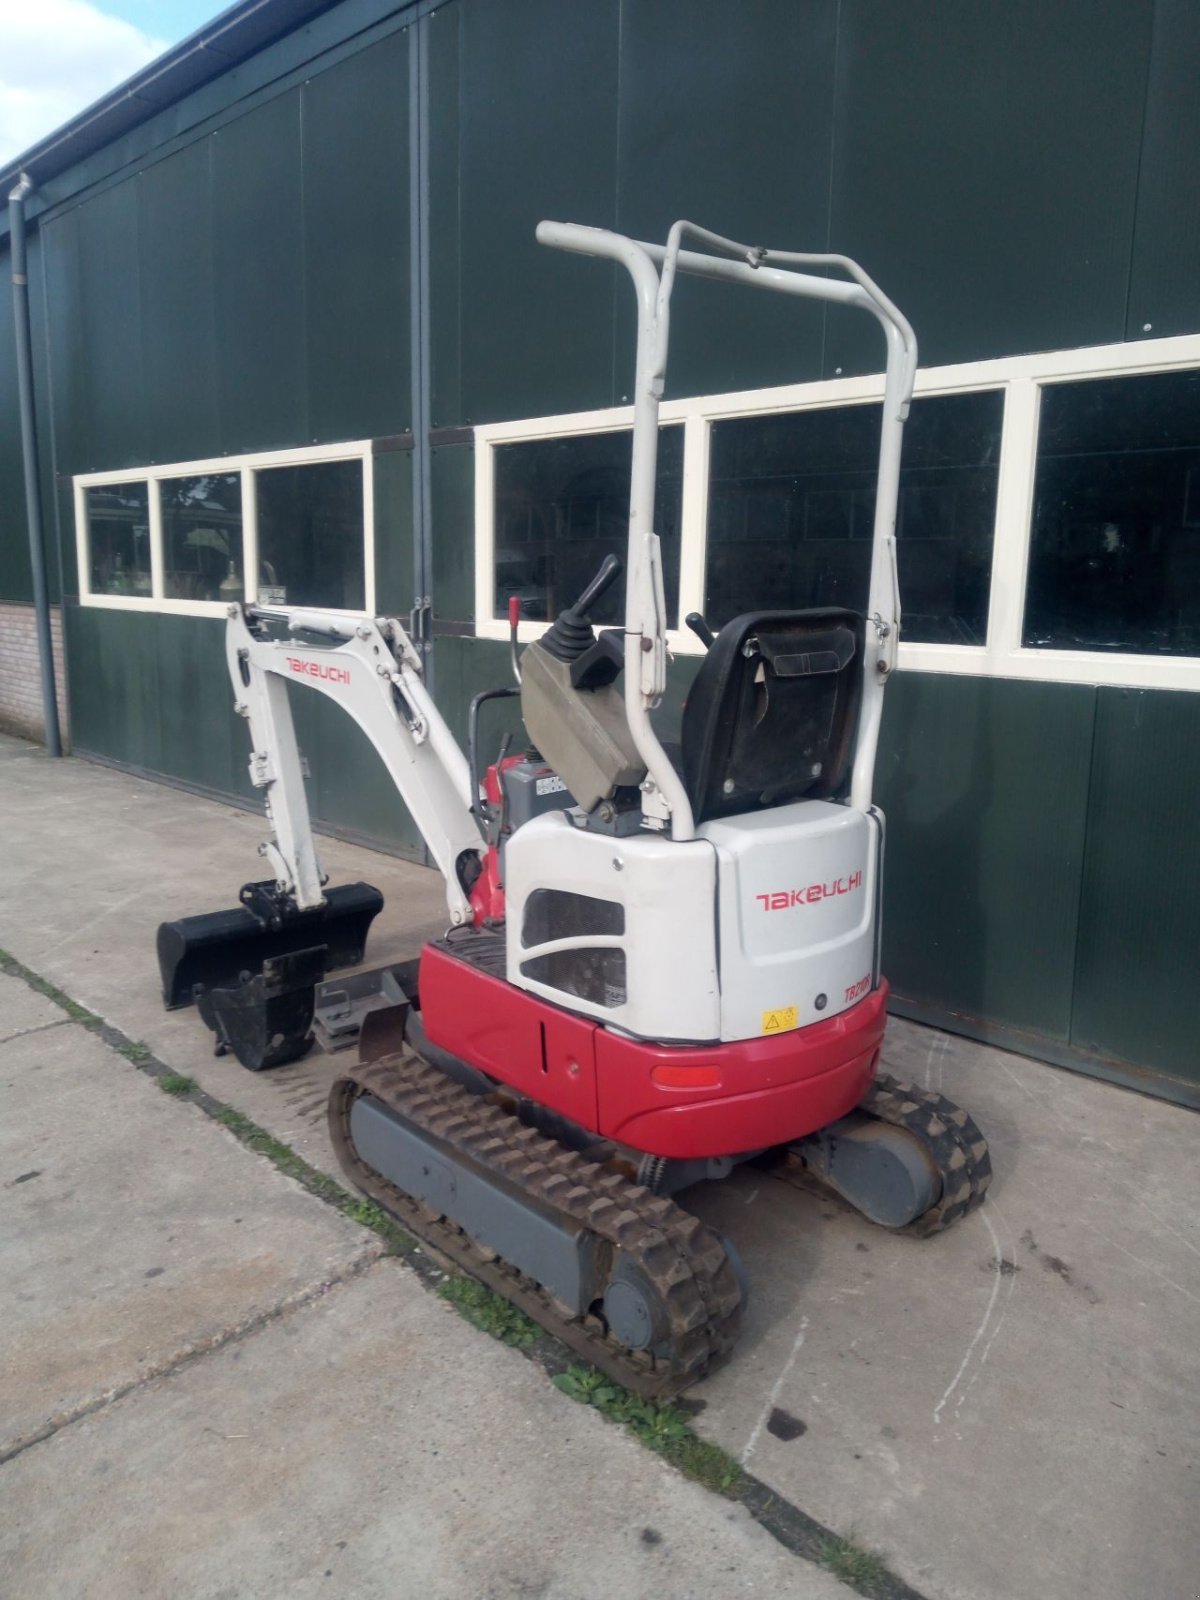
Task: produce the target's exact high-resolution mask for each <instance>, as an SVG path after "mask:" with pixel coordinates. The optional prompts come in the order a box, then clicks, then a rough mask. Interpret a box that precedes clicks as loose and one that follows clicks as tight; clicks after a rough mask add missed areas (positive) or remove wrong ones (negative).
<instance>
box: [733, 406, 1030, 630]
mask: <svg viewBox="0 0 1200 1600" xmlns="http://www.w3.org/2000/svg"><path fill="white" fill-rule="evenodd" d="M1002 415H1003V395H1002V394H1001V393H1000V391H998V390H988V391H985V392H982V393H977V394H955V395H938V396H933V397H930V398H928V399H918V400H915V401H914V402H913V406H912V412H911V415H910V417H909V421H908V423H907V425H906V427H905V430H904V454H903V466H902V470H901V475H900V499H899V505H898V508H897V524H896V534H897V556H898V561H899V568H900V593H901V599H902V608H903V616H904V624H903V635H904V637H905V638H906V639H910V640H914V641H918V642H922V643H933V644H968V645H982V644H983V643H984V640H985V637H986V632H987V615H988V589H989V578H990V571H991V558H992V533H993V529H994V526H995V520H996V487H997V467H998V462H999V457H1000V433H1001V419H1002ZM881 417H882V408H881V407H880V406H879V405H854V406H839V407H834V408H828V409H822V410H806V411H793V412H783V413H776V414H774V415H770V416H760V417H738V418H730V419H728V420H726V421H719V422H714V423H713V425H712V442H711V446H710V457H709V460H710V474H709V510H708V550H707V567H706V575H705V591H704V615H705V618H706V619H707V621H708V622H709V624H710V625H711V626H712V627H714V628H718V627H721V626H723V625H724V624H725V623H726V622H728V621H729V620H730V619H731V618H732V617H735V616H737V615H739V614H740V613H741V612H744V611H753V610H758V609H761V608H762V607H763V606H764V605H768V604H769V605H772V606H782V607H797V608H800V607H805V606H813V605H840V606H848V607H849V608H850V609H852V610H855V611H863V610H865V609H866V605H867V588H868V583H869V580H870V573H871V536H872V531H873V527H874V517H875V476H876V466H877V463H878V457H879V429H880V421H881Z"/></svg>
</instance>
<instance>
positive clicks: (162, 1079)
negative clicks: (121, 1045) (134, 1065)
mask: <svg viewBox="0 0 1200 1600" xmlns="http://www.w3.org/2000/svg"><path fill="white" fill-rule="evenodd" d="M129 1059H130V1060H131V1061H132V1060H133V1059H134V1058H133V1057H132V1056H130V1058H129ZM158 1087H159V1088H160V1089H161V1090H162V1092H163V1093H164V1094H180V1095H182V1094H191V1092H192V1090H193V1089H194V1088H195V1087H196V1080H195V1078H189V1077H186V1076H185V1074H184V1073H182V1072H163V1073H160V1074H159V1079H158Z"/></svg>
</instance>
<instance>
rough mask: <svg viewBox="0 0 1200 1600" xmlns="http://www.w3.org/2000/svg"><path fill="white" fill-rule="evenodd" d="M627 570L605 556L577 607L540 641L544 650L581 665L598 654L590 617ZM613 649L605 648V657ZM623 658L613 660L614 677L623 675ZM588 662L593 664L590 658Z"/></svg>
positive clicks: (578, 684) (570, 608) (564, 614)
mask: <svg viewBox="0 0 1200 1600" xmlns="http://www.w3.org/2000/svg"><path fill="white" fill-rule="evenodd" d="M623 570H624V568H623V566H622V564H621V561H620V560H619V558H618V557H617V556H605V558H604V560H603V561H602V562H601V563H600V570H599V572H598V573H597V574H596V576H595V577H594V578H593V579H592V581H591V583H589V584H588V586H587V588H586V589H585V590H584V591H583V593H582V594H581V595H580V596H579V599H578V600H576V602H575V604H574V605H573V606H567V607H566V609H565V610H563V611H560V612H559V613H558V616H557V617H555V619H554V622H553V623H552V624H551V626H550V627H549V628H547V629H546V631H545V633H544V634H543V635H542V637H541V639H540V640H539V641H538V642H539V644H540V645H541V647H542V649H543V650H545V651H547V652H548V654H550V655H552V656H554V657H555V659H556V660H558V661H567V662H572V663H578V662H580V661H581V660H582V658H583V657H585V656H587V655H588V652H589V651H594V650H595V649H596V648H597V640H596V635H595V633H594V632H593V631H592V625H591V623H590V622H589V621H588V615H587V614H588V612H589V611H590V610H591V608H592V607H593V606H594V605H595V604H596V601H597V600H599V598H600V596H601V595H602V594H606V593H607V592H608V590H609V589H611V588H612V586H613V584H614V583H615V582H616V580H617V578H618V577H619V576H620V574H621V572H622V571H623ZM611 649H612V647H611V646H604V647H603V649H602V652H601V653H602V654H605V655H609V654H611ZM619 656H620V651H619V649H618V651H617V655H616V657H614V659H613V665H614V668H615V670H614V671H613V673H612V674H611V676H615V674H616V672H619V671H620V665H619V659H618V658H619ZM588 660H589V662H590V660H591V657H590V656H589V657H588ZM585 670H586V668H585V667H582V666H581V667H580V668H579V672H580V673H583V672H584V671H585ZM575 687H576V688H580V687H582V678H580V679H579V681H578V682H576V685H575ZM589 687H592V688H595V687H597V685H596V684H595V682H591V683H590V684H589Z"/></svg>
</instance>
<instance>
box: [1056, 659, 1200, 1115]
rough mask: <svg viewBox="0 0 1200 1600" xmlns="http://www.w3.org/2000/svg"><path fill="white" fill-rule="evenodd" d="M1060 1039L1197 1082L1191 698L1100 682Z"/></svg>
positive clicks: (1198, 734)
mask: <svg viewBox="0 0 1200 1600" xmlns="http://www.w3.org/2000/svg"><path fill="white" fill-rule="evenodd" d="M1098 695H1099V704H1098V707H1097V714H1096V741H1095V757H1094V760H1093V765H1092V788H1091V798H1090V804H1089V807H1088V834H1087V856H1086V864H1085V869H1084V877H1083V893H1082V898H1081V901H1080V912H1079V959H1078V964H1077V968H1076V974H1075V1007H1074V1012H1073V1014H1072V1019H1071V1042H1072V1044H1074V1045H1077V1046H1079V1047H1080V1048H1081V1049H1085V1050H1094V1051H1097V1052H1099V1053H1101V1054H1103V1055H1112V1056H1118V1057H1121V1058H1123V1059H1124V1060H1126V1061H1132V1062H1135V1063H1136V1064H1137V1065H1139V1066H1143V1067H1148V1068H1150V1069H1151V1070H1153V1071H1158V1072H1163V1073H1168V1074H1170V1075H1172V1076H1175V1077H1180V1078H1186V1079H1188V1080H1189V1081H1190V1082H1192V1083H1197V1082H1200V1050H1197V1047H1196V996H1197V976H1196V974H1197V952H1198V951H1200V896H1198V895H1197V892H1196V884H1197V864H1196V863H1197V843H1196V840H1197V833H1196V796H1197V794H1200V696H1197V695H1194V694H1183V693H1176V694H1172V693H1167V692H1165V691H1150V690H1142V689H1100V690H1099V691H1098Z"/></svg>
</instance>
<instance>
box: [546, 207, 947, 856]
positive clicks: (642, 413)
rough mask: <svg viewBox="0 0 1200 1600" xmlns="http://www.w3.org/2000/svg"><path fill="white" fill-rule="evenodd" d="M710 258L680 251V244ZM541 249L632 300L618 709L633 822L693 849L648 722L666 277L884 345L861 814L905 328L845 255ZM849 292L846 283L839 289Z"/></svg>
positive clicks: (907, 338)
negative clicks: (627, 282) (809, 310)
mask: <svg viewBox="0 0 1200 1600" xmlns="http://www.w3.org/2000/svg"><path fill="white" fill-rule="evenodd" d="M685 235H687V236H688V237H689V238H691V239H693V240H695V241H697V242H699V243H700V244H702V245H704V246H706V248H707V251H711V252H718V253H716V254H708V253H705V254H701V253H699V252H697V251H693V250H684V249H682V248H681V245H682V242H683V239H684V236H685ZM537 238H538V242H539V243H540V244H544V245H548V246H549V247H550V248H551V249H554V250H569V251H572V252H574V253H575V254H577V255H585V256H601V257H605V258H607V259H609V260H612V261H618V262H620V263H621V264H622V265H623V266H624V267H625V268H626V270H627V271H628V273H629V275H630V277H631V278H632V279H633V286H634V291H635V294H636V296H637V312H638V335H637V372H636V377H635V380H634V381H635V393H634V406H633V469H632V474H631V482H630V495H629V549H628V557H627V562H626V580H625V709H626V714H627V716H628V718H629V728H630V732H631V733H632V735H633V740H634V743H635V745H636V746H637V749H638V753H639V754H640V755H641V757H642V760H643V761H644V762H645V763H646V770H647V773H648V777H647V780H646V783H645V785H644V786H643V791H642V813H643V815H644V817H645V819H646V821H647V822H648V823H649V824H650V825H651V826H654V827H660V828H661V827H663V826H665V825H667V824H669V826H670V830H671V836H672V838H674V839H693V838H695V836H696V826H695V819H694V818H693V815H692V807H691V803H690V802H689V800H688V797H687V792H686V790H685V789H684V786H683V780H682V779H681V778H680V776H679V774H678V773H677V772H676V771H675V769H674V767H673V766H672V765H671V762H670V760H669V759H668V757H667V754H666V751H665V750H664V749H663V747H662V745H661V743H660V742H659V739H658V736H657V734H656V733H655V731H654V728H653V725H652V724H651V721H650V712H651V711H652V710H653V708H654V707H655V706H656V705H657V704H658V703H659V701H660V699H661V698H662V695H663V691H664V690H665V688H666V677H667V649H666V631H667V630H666V605H665V601H664V597H663V581H662V561H661V556H660V552H659V539H658V535H657V534H656V533H655V532H654V485H655V474H656V467H657V461H658V408H659V402H660V401H661V399H662V394H663V383H664V378H665V375H666V368H667V346H668V341H669V336H670V308H671V291H672V289H673V288H674V286H675V274H676V272H689V273H694V274H695V275H696V276H697V277H702V278H714V279H717V280H718V281H721V282H726V283H739V284H746V285H748V286H749V287H751V288H755V289H772V290H775V291H776V292H778V293H780V294H794V295H800V296H802V297H803V298H804V299H808V300H826V301H830V302H832V303H833V304H835V305H844V306H858V307H861V308H862V310H864V311H869V312H870V313H871V315H872V316H873V317H875V319H876V320H877V321H878V323H879V324H880V326H881V327H882V329H883V331H884V335H885V337H886V339H887V377H886V381H885V384H884V393H883V425H882V429H881V435H880V442H879V475H878V487H877V490H876V496H875V525H874V532H873V535H872V540H871V582H870V588H869V591H868V601H867V619H868V622H869V624H870V626H869V628H868V630H867V645H866V650H865V652H864V659H863V696H862V711H861V721H860V724H859V734H858V740H857V744H856V748H855V756H854V769H853V775H852V778H851V784H850V804H851V805H852V806H854V807H856V809H858V810H859V811H868V810H869V809H870V806H871V787H872V782H873V779H874V772H875V752H876V748H877V746H878V743H879V722H880V717H881V715H882V712H883V689H884V683H885V680H886V679H887V676H888V674H889V673H891V672H892V671H893V670H894V669H895V665H896V647H897V643H898V640H899V633H900V591H899V584H898V581H897V575H896V505H897V500H898V496H899V488H900V442H901V437H902V434H903V429H904V422H905V419H906V417H907V416H908V409H909V405H910V403H911V401H912V392H913V382H914V380H915V378H916V372H917V340H916V335H915V334H914V333H913V330H912V328H911V326H910V325H909V323H908V321H907V319H906V318H905V317H904V316H903V315H902V314H901V312H900V311H899V310H897V308H896V307H895V306H894V305H893V304H892V302H891V301H890V300H889V299H888V297H887V296H886V295H885V294H884V293H883V291H882V290H881V289H880V288H879V287H878V285H877V284H875V283H873V282H872V280H871V279H870V278H869V277H868V276H867V274H866V273H865V272H864V271H863V270H862V268H861V267H860V266H858V265H857V263H856V262H853V261H851V260H850V259H849V258H848V257H847V256H840V255H810V254H798V253H796V252H792V251H785V250H766V249H762V248H760V247H758V246H750V245H744V244H738V243H737V241H736V240H733V239H725V238H722V237H721V235H720V234H717V233H710V232H709V231H708V230H707V229H706V228H699V227H697V226H696V224H695V223H692V222H684V221H680V222H676V223H675V225H674V226H673V227H672V229H671V232H670V234H669V235H668V237H667V242H666V245H665V246H664V245H660V244H645V243H643V242H642V241H641V240H637V239H629V238H626V237H625V235H623V234H619V233H610V232H609V231H608V230H607V229H605V228H588V227H583V226H581V225H580V224H578V223H569V222H541V223H539V224H538V228H537ZM795 268H818V269H825V270H828V271H836V272H841V273H843V274H844V275H845V276H844V277H843V278H837V277H817V276H816V275H815V274H814V273H813V272H807V271H795V270H793V269H795ZM847 279H848V280H849V281H846V280H847Z"/></svg>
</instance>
